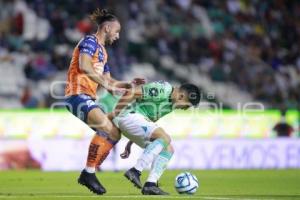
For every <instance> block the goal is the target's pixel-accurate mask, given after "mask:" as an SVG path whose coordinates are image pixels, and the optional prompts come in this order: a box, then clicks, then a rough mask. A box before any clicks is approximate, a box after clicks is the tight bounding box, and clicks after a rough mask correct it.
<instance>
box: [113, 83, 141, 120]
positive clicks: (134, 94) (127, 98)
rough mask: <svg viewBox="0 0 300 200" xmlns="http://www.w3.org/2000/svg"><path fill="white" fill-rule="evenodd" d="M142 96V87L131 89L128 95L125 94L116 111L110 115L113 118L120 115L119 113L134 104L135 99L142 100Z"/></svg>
mask: <svg viewBox="0 0 300 200" xmlns="http://www.w3.org/2000/svg"><path fill="white" fill-rule="evenodd" d="M141 96H142V86H136V87H134V88H131V89H130V90H128V91H127V92H126V93H124V94H123V96H122V97H121V98H120V100H119V102H118V104H117V105H116V107H115V110H114V111H113V112H112V113H110V114H109V116H110V117H111V118H113V117H115V116H117V115H119V113H120V112H121V111H122V110H123V108H125V107H126V106H128V105H129V104H130V103H131V102H133V101H134V100H135V99H137V98H140V97H141Z"/></svg>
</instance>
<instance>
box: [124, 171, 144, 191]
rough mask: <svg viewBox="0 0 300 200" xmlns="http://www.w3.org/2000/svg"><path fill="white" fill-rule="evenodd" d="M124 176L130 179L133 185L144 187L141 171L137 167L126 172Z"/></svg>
mask: <svg viewBox="0 0 300 200" xmlns="http://www.w3.org/2000/svg"><path fill="white" fill-rule="evenodd" d="M124 176H125V177H126V178H127V179H128V180H130V182H131V183H133V185H134V186H135V187H137V188H139V189H141V188H142V183H141V180H140V176H141V172H140V171H138V170H136V169H135V168H130V169H129V170H128V171H127V172H125V174H124Z"/></svg>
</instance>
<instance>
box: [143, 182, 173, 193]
mask: <svg viewBox="0 0 300 200" xmlns="http://www.w3.org/2000/svg"><path fill="white" fill-rule="evenodd" d="M142 194H143V195H169V193H167V192H165V191H163V190H162V189H160V188H159V187H158V186H157V185H156V184H155V183H150V182H146V183H145V185H144V187H143V189H142Z"/></svg>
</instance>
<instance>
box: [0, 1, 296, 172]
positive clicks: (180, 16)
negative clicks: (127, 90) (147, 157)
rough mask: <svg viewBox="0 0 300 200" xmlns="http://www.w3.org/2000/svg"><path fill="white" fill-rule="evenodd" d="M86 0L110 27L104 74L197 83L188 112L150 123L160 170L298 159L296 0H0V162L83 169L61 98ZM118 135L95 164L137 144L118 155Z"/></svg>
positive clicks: (121, 164)
mask: <svg viewBox="0 0 300 200" xmlns="http://www.w3.org/2000/svg"><path fill="white" fill-rule="evenodd" d="M97 7H101V8H104V7H105V8H109V9H110V10H111V11H113V12H114V13H115V14H116V15H117V16H118V17H119V18H120V20H121V24H122V33H121V37H120V40H119V41H118V42H117V43H116V44H115V45H114V46H112V47H108V49H109V63H110V66H111V68H112V73H113V76H114V77H116V78H118V79H122V80H131V79H132V78H133V77H146V78H147V80H148V81H154V80H161V79H163V80H167V81H169V82H171V83H172V84H175V85H178V84H180V83H182V82H192V83H194V84H196V85H198V86H199V87H200V88H201V89H202V91H203V100H202V103H201V105H200V107H199V109H197V110H192V111H188V112H181V111H178V112H175V114H171V115H169V116H166V117H165V118H163V119H162V120H160V121H159V123H160V124H161V125H162V126H163V127H164V128H165V129H166V130H167V131H168V133H169V134H170V135H172V137H173V138H174V145H175V151H176V153H175V156H174V159H173V160H172V162H171V164H170V168H172V169H232V168H234V169H237V168H238V169H244V168H246V169H249V168H257V169H262V168H263V169H266V168H275V169H277V168H300V140H299V136H300V133H299V122H300V120H299V116H300V113H299V110H300V89H299V88H300V2H299V1H296V0H290V1H284V0H276V1H271V0H267V1H259V0H224V1H212V0H155V1H148V0H144V1H142V0H122V1H117V0H110V1H108V0H106V1H105V0H103V1H93V0H84V1H83V0H65V1H50V0H27V1H25V0H0V11H1V12H0V108H1V110H0V169H22V168H42V169H44V170H80V169H81V168H82V167H83V166H84V162H85V156H86V153H87V152H86V151H87V146H88V143H89V139H90V138H91V136H92V131H91V130H89V129H88V128H87V127H86V126H85V125H83V123H81V122H80V121H79V120H78V119H76V118H75V117H73V116H72V115H71V114H69V113H68V112H66V110H65V109H63V108H62V107H63V106H62V101H63V95H64V82H65V80H66V74H67V69H68V66H69V62H70V58H71V54H72V50H73V48H74V46H75V45H76V43H77V42H78V41H79V40H80V38H82V37H83V36H84V35H85V34H89V33H91V32H93V31H94V30H95V29H94V28H95V27H93V24H91V22H90V21H89V19H88V17H87V15H88V14H89V13H90V12H92V11H93V10H94V9H95V8H97ZM50 108H51V109H50ZM52 108H54V109H52ZM50 110H51V111H50ZM279 136H282V137H279ZM124 142H125V140H124V139H122V141H121V142H120V144H119V145H117V147H116V149H115V151H114V152H112V154H111V155H110V157H109V158H108V160H107V161H106V162H105V163H104V165H103V169H107V170H120V169H121V170H122V169H126V168H128V167H129V166H131V165H132V163H134V161H135V159H136V158H137V155H138V153H137V154H136V155H135V156H134V155H133V156H131V158H130V159H129V161H124V160H121V159H120V158H119V156H118V154H119V152H120V151H122V150H123V148H124ZM74 149H75V151H74ZM136 151H138V152H139V151H140V150H139V149H137V148H136ZM190 152H195V153H196V152H197V153H196V155H197V156H195V155H191V153H190Z"/></svg>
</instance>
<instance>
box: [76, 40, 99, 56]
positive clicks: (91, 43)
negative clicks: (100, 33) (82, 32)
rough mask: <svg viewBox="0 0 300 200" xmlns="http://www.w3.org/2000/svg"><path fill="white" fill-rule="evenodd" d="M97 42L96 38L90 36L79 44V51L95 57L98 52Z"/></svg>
mask: <svg viewBox="0 0 300 200" xmlns="http://www.w3.org/2000/svg"><path fill="white" fill-rule="evenodd" d="M97 45H98V44H97V41H96V38H95V37H94V36H91V35H88V36H85V37H84V38H83V40H82V41H81V42H80V43H79V45H78V49H79V52H80V53H85V54H88V55H90V56H93V55H94V54H95V53H96V51H97Z"/></svg>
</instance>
